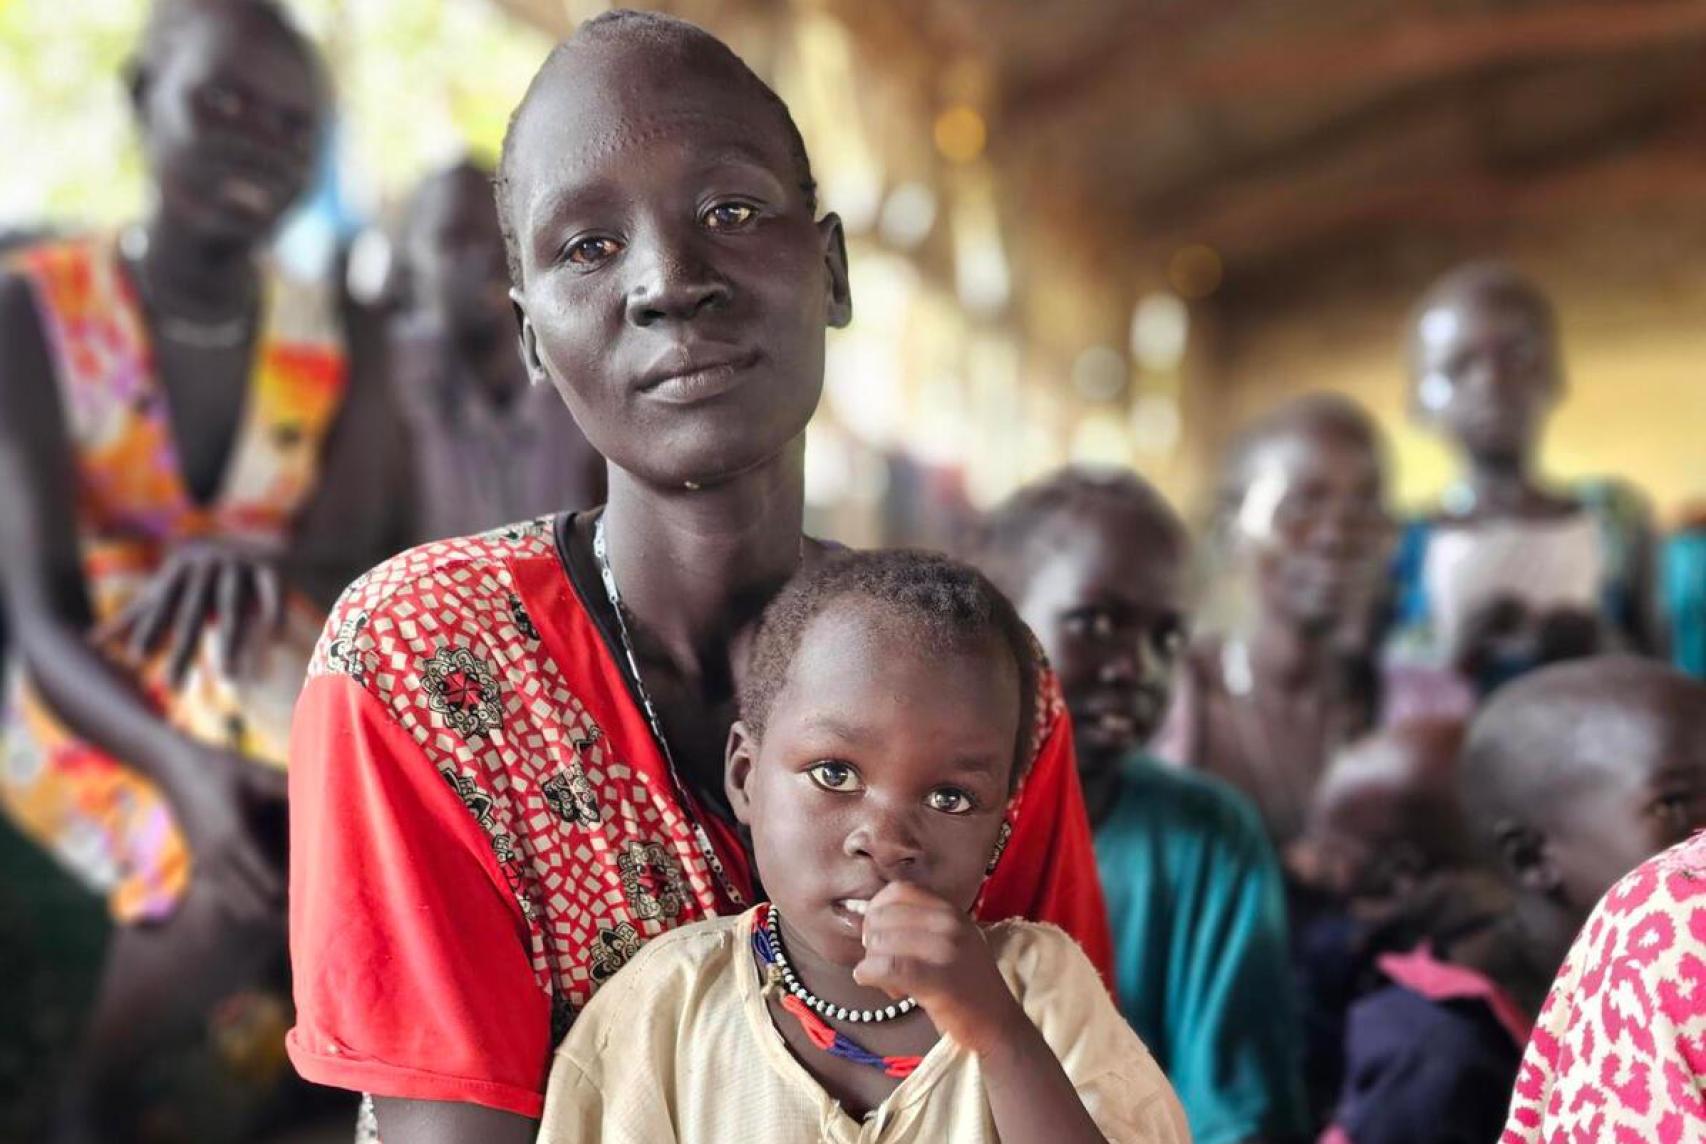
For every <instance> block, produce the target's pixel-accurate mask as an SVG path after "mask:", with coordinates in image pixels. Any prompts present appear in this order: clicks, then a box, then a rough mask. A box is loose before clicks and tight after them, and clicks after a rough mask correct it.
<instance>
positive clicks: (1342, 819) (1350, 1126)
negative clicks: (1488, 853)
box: [1307, 721, 1528, 1144]
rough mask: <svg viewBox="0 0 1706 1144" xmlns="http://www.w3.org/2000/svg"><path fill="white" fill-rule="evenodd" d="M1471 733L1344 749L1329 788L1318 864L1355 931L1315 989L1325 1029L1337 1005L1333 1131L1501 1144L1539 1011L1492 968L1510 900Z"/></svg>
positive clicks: (1313, 858)
mask: <svg viewBox="0 0 1706 1144" xmlns="http://www.w3.org/2000/svg"><path fill="white" fill-rule="evenodd" d="M1462 742H1463V729H1462V726H1461V725H1460V724H1456V723H1452V722H1448V721H1424V722H1415V723H1409V724H1403V725H1400V726H1398V727H1395V728H1392V729H1390V730H1388V731H1385V732H1382V733H1380V734H1377V735H1373V736H1370V737H1368V738H1366V739H1364V740H1362V741H1360V742H1358V743H1356V744H1354V745H1353V746H1351V747H1350V748H1348V749H1347V750H1345V751H1344V752H1342V753H1341V754H1340V755H1339V757H1338V758H1337V759H1336V760H1335V761H1334V763H1333V766H1332V767H1331V768H1330V769H1329V770H1328V772H1327V774H1326V776H1325V777H1324V778H1323V780H1322V784H1321V788H1320V790H1319V792H1318V793H1317V796H1316V802H1315V807H1314V813H1313V814H1312V816H1311V822H1310V832H1309V835H1308V838H1307V852H1308V854H1309V865H1310V866H1311V867H1312V869H1311V873H1312V874H1313V876H1314V878H1315V880H1316V881H1317V883H1318V884H1319V885H1320V886H1321V888H1322V889H1324V890H1326V891H1327V892H1328V893H1330V894H1332V895H1334V896H1335V897H1336V898H1337V899H1338V900H1339V901H1340V902H1342V903H1343V906H1344V909H1345V910H1346V911H1347V914H1348V917H1349V919H1350V921H1351V922H1352V931H1353V935H1354V936H1353V937H1352V940H1351V941H1350V942H1349V943H1348V945H1347V948H1346V953H1347V954H1348V956H1346V957H1345V958H1344V959H1343V960H1342V961H1341V962H1340V969H1341V977H1340V979H1339V980H1338V981H1336V982H1334V983H1333V984H1335V985H1337V986H1339V987H1340V988H1339V989H1338V990H1337V995H1336V997H1329V996H1326V995H1325V991H1322V993H1321V994H1320V995H1315V996H1312V997H1311V1002H1312V1012H1313V1013H1314V1014H1316V1015H1317V1016H1319V1017H1320V1018H1321V1024H1322V1025H1323V1026H1326V1025H1328V1024H1329V1023H1330V1022H1329V1014H1330V1013H1331V1012H1332V1011H1333V1008H1334V1007H1333V1005H1332V1002H1333V1001H1334V1000H1337V1001H1338V1007H1337V1014H1338V1021H1337V1025H1338V1031H1339V1035H1340V1036H1341V1038H1342V1043H1343V1057H1342V1059H1341V1060H1340V1061H1339V1062H1338V1065H1339V1067H1340V1068H1341V1070H1342V1084H1341V1087H1340V1089H1339V1092H1338V1097H1337V1101H1336V1104H1335V1107H1334V1113H1333V1126H1332V1128H1331V1130H1330V1131H1329V1133H1328V1136H1327V1139H1329V1140H1335V1141H1347V1140H1348V1141H1356V1142H1358V1144H1368V1142H1372V1141H1386V1140H1407V1139H1418V1140H1419V1139H1427V1140H1453V1141H1457V1140H1461V1141H1481V1140H1486V1141H1491V1140H1493V1139H1494V1138H1495V1137H1496V1136H1497V1134H1498V1129H1499V1125H1500V1124H1502V1123H1503V1121H1504V1114H1505V1107H1506V1104H1507V1101H1508V1096H1509V1093H1510V1086H1511V1083H1512V1081H1513V1080H1514V1079H1515V1076H1516V1062H1517V1056H1518V1054H1519V1053H1520V1052H1521V1049H1522V1044H1523V1041H1524V1040H1525V1039H1526V1038H1527V1034H1528V1017H1527V1016H1526V1015H1525V1014H1524V1013H1523V1012H1522V1010H1521V1009H1520V1007H1519V1006H1517V1004H1516V1003H1515V1002H1514V1001H1513V1000H1512V999H1511V997H1510V996H1509V995H1508V994H1507V993H1506V992H1505V990H1504V989H1502V988H1501V987H1500V986H1499V985H1498V984H1497V982H1496V981H1495V980H1494V979H1493V978H1492V977H1490V976H1489V974H1488V971H1487V969H1488V965H1487V963H1488V961H1489V956H1488V955H1489V954H1490V953H1494V952H1496V951H1497V950H1498V949H1499V948H1500V947H1499V946H1498V944H1497V943H1496V942H1490V941H1488V940H1487V937H1488V934H1489V932H1490V931H1491V930H1492V923H1493V921H1494V919H1495V917H1496V915H1497V912H1498V911H1499V910H1500V909H1501V908H1503V907H1504V906H1506V905H1508V900H1509V899H1508V896H1507V895H1505V894H1504V893H1502V892H1501V890H1500V888H1499V887H1498V886H1497V885H1496V884H1495V883H1493V882H1492V881H1491V879H1490V878H1489V877H1488V875H1487V873H1486V872H1485V871H1482V870H1480V869H1479V868H1478V867H1477V863H1476V858H1475V852H1474V848H1473V846H1472V845H1471V843H1470V840H1469V837H1468V834H1467V831H1466V829H1465V827H1464V823H1463V814H1462V810H1461V808H1460V806H1459V804H1458V791H1457V786H1458V779H1457V764H1458V754H1459V750H1460V747H1461V745H1462ZM1492 963H1493V964H1496V963H1497V959H1496V958H1493V959H1492ZM1347 970H1348V972H1345V971H1347ZM1369 978H1372V979H1373V982H1374V984H1373V985H1372V987H1371V986H1370V984H1369V980H1368V979H1369ZM1317 980H1318V981H1324V976H1323V977H1318V978H1317ZM1358 991H1363V992H1365V994H1366V995H1364V996H1362V997H1361V998H1360V999H1359V1000H1357V1001H1356V1002H1355V1003H1354V1004H1351V1005H1349V1012H1348V1017H1347V1016H1346V1012H1345V1006H1346V1005H1347V1004H1348V1003H1349V1001H1350V998H1351V997H1352V996H1354V995H1355V993H1357V992H1358ZM1417 1133H1421V1134H1422V1135H1416V1134H1417Z"/></svg>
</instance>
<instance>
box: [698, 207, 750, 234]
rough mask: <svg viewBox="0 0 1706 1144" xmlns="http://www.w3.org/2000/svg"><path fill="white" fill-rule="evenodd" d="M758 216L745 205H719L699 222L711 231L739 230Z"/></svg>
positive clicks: (700, 218) (705, 214)
mask: <svg viewBox="0 0 1706 1144" xmlns="http://www.w3.org/2000/svg"><path fill="white" fill-rule="evenodd" d="M757 216H758V211H757V210H756V209H755V208H753V207H749V206H747V205H746V204H745V203H718V204H716V205H715V206H713V207H711V208H710V209H709V210H707V211H706V212H705V213H704V214H703V215H701V216H699V221H700V223H702V224H703V225H704V226H706V227H708V228H709V229H711V230H738V229H740V228H741V227H743V226H745V225H746V224H747V223H749V222H751V221H752V220H753V219H754V218H756V217H757Z"/></svg>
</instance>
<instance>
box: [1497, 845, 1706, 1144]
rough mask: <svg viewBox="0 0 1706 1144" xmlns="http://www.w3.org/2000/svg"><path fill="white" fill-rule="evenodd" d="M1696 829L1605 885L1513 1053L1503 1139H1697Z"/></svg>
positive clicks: (1611, 1142) (1699, 973)
mask: <svg viewBox="0 0 1706 1144" xmlns="http://www.w3.org/2000/svg"><path fill="white" fill-rule="evenodd" d="M1703 1078H1706V835H1700V836H1696V837H1695V838H1694V839H1692V840H1690V841H1689V842H1685V843H1683V844H1682V845H1681V846H1678V847H1674V848H1673V849H1671V850H1668V851H1666V852H1665V853H1663V854H1661V855H1659V856H1658V857H1656V858H1654V859H1652V860H1650V861H1649V862H1647V863H1645V864H1644V865H1642V866H1640V867H1639V868H1637V869H1636V870H1635V871H1634V872H1633V873H1631V874H1629V875H1628V876H1627V877H1625V878H1624V879H1623V880H1622V881H1621V882H1619V883H1618V884H1617V885H1616V886H1614V887H1613V888H1612V889H1611V890H1610V892H1608V893H1607V894H1606V895H1605V897H1604V898H1603V899H1602V900H1601V901H1600V903H1599V905H1598V906H1597V907H1596V908H1595V910H1594V913H1593V915H1592V917H1590V918H1589V920H1588V923H1587V925H1585V926H1584V927H1582V932H1581V933H1580V934H1579V935H1578V936H1577V938H1576V942H1575V945H1574V946H1573V948H1572V949H1571V950H1570V954H1569V957H1568V958H1567V959H1566V960H1565V962H1564V967H1563V969H1562V970H1560V971H1559V974H1558V978H1557V980H1556V981H1555V982H1554V983H1553V986H1552V991H1551V994H1550V995H1549V996H1548V997H1547V999H1546V1003H1545V1005H1544V1006H1543V1007H1542V1009H1541V1011H1540V1017H1539V1020H1538V1021H1537V1022H1536V1023H1535V1028H1534V1035H1533V1037H1532V1039H1531V1040H1530V1041H1529V1044H1528V1049H1527V1051H1526V1052H1525V1053H1524V1055H1523V1061H1522V1067H1521V1071H1520V1072H1519V1074H1518V1076H1517V1084H1516V1091H1515V1093H1514V1095H1513V1097H1512V1102H1511V1111H1510V1117H1509V1120H1508V1122H1507V1123H1506V1126H1505V1132H1504V1136H1503V1138H1502V1144H1564V1142H1568V1144H1575V1142H1576V1141H1605V1142H1607V1144H1706V1096H1703V1092H1702V1080H1703Z"/></svg>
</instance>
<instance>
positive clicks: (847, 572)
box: [539, 552, 1189, 1144]
mask: <svg viewBox="0 0 1706 1144" xmlns="http://www.w3.org/2000/svg"><path fill="white" fill-rule="evenodd" d="M1029 648H1030V644H1029V635H1028V634H1027V633H1026V631H1025V629H1024V626H1023V625H1022V624H1021V623H1020V622H1019V619H1018V617H1017V616H1016V615H1015V614H1014V612H1013V609H1012V606H1011V605H1010V604H1008V603H1007V601H1006V600H1005V599H1004V598H1003V597H1002V596H1001V595H1000V593H999V592H997V591H996V589H995V588H994V587H993V585H991V584H990V583H989V582H988V581H987V580H985V579H984V578H983V577H982V576H980V575H978V574H977V573H975V572H972V571H971V570H969V569H967V568H964V567H963V566H961V565H958V564H955V563H953V562H952V561H949V560H947V559H946V558H944V557H939V556H934V555H929V554H924V553H917V552H873V553H858V554H848V555H844V556H840V557H837V558H835V559H832V560H830V561H828V562H826V563H825V564H823V565H821V566H820V567H818V568H816V569H814V570H812V571H810V572H808V573H805V574H803V575H802V576H801V577H800V578H798V579H796V580H795V581H794V582H793V583H792V584H790V585H789V586H788V587H787V588H786V589H784V591H783V592H782V593H781V594H780V595H779V596H777V598H776V600H775V601H774V602H773V603H772V604H771V605H770V607H769V609H768V610H767V612H766V614H765V619H764V622H763V625H762V627H761V628H760V631H759V634H758V635H757V637H756V640H755V643H754V647H753V651H752V655H751V658H750V661H749V664H748V667H747V670H746V673H745V675H744V677H743V678H742V679H741V680H740V687H739V692H740V706H741V714H742V720H741V721H740V722H737V723H736V724H735V725H734V727H733V729H732V730H731V731H730V734H729V743H728V754H727V762H728V770H727V786H728V794H729V799H730V802H731V804H732V805H733V807H734V810H735V812H736V814H737V816H738V817H739V819H740V821H741V822H742V823H743V824H744V825H745V826H746V827H747V828H748V829H749V830H750V831H751V837H752V849H753V854H754V857H755V859H756V862H757V868H758V875H759V877H760V879H761V881H762V883H763V886H764V889H765V892H766V893H767V894H768V895H769V901H768V902H765V903H762V904H760V905H759V906H757V907H756V908H754V909H752V910H749V911H747V912H746V913H745V914H743V915H740V916H739V917H731V918H719V919H716V920H713V921H707V922H701V923H698V924H695V925H690V926H686V927H684V928H681V929H678V930H675V931H673V932H671V933H668V934H664V935H662V936H659V937H654V938H652V939H651V941H650V942H649V944H647V945H646V946H645V948H644V949H642V950H641V951H640V953H639V954H638V955H637V956H635V957H634V958H633V960H632V961H630V962H629V963H628V965H627V966H626V967H625V968H624V969H623V970H622V971H621V972H620V973H619V974H617V976H616V977H615V978H613V979H612V980H611V981H610V982H609V983H608V984H606V985H605V986H604V988H603V989H602V990H601V991H600V992H599V993H598V994H597V995H595V996H594V997H593V999H592V1001H591V1002H590V1003H589V1004H588V1005H587V1007H586V1009H585V1010H584V1011H583V1012H582V1013H581V1014H580V1016H579V1018H578V1019H577V1020H576V1021H575V1024H574V1026H573V1028H572V1029H571V1030H570V1032H569V1035H568V1037H567V1038H566V1039H565V1040H564V1042H563V1043H562V1045H561V1046H560V1047H559V1048H558V1050H557V1055H556V1063H555V1065H554V1067H553V1069H552V1073H551V1082H550V1089H549V1092H548V1094H547V1096H546V1104H545V1115H544V1119H543V1121H542V1124H541V1134H540V1137H539V1139H540V1140H541V1141H543V1142H545V1144H555V1142H566V1141H587V1140H604V1141H616V1142H629V1141H632V1142H635V1144H656V1142H661V1141H668V1140H679V1141H707V1142H710V1141H717V1142H722V1141H731V1140H739V1141H742V1142H743V1144H763V1142H765V1141H779V1142H780V1141H796V1140H801V1139H823V1140H833V1141H848V1142H851V1141H854V1140H858V1141H870V1142H877V1141H881V1142H898V1141H946V1140H952V1141H956V1142H959V1141H976V1140H989V1141H994V1140H996V1139H1002V1140H1010V1141H1016V1140H1045V1139H1046V1140H1049V1141H1052V1142H1056V1144H1065V1142H1067V1141H1079V1140H1102V1139H1112V1140H1116V1141H1156V1142H1167V1144H1171V1142H1174V1141H1185V1140H1187V1139H1188V1138H1189V1137H1188V1133H1187V1129H1186V1126H1185V1121H1184V1116H1183V1113H1182V1112H1181V1110H1180V1109H1179V1105H1178V1101H1177V1100H1176V1098H1175V1097H1174V1096H1173V1093H1172V1090H1171V1088H1169V1086H1168V1084H1167V1081H1166V1079H1165V1077H1163V1076H1162V1074H1161V1070H1160V1069H1159V1068H1158V1067H1157V1066H1156V1064H1155V1061H1154V1059H1153V1058H1151V1057H1150V1055H1149V1053H1148V1051H1147V1050H1146V1049H1145V1048H1144V1046H1143V1043H1142V1042H1141V1041H1140V1040H1139V1039H1138V1037H1137V1035H1136V1034H1135V1033H1133V1032H1132V1031H1131V1030H1130V1029H1129V1028H1128V1027H1127V1026H1126V1024H1125V1022H1124V1021H1122V1020H1121V1019H1120V1016H1119V1013H1118V1011H1117V1010H1116V1009H1115V1008H1114V1006H1113V1004H1112V1002H1111V1001H1110V1000H1109V999H1108V995H1107V992H1106V990H1105V988H1104V986H1103V984H1102V982H1101V979H1100V978H1099V977H1098V975H1097V973H1096V971H1095V969H1094V968H1093V967H1092V965H1091V963H1090V961H1089V960H1088V959H1087V958H1086V957H1085V956H1084V954H1083V952H1082V951H1081V950H1080V949H1079V948H1078V947H1077V945H1076V944H1074V943H1073V941H1072V940H1071V939H1070V938H1069V937H1067V936H1066V935H1065V934H1064V933H1062V932H1061V931H1059V930H1056V929H1053V928H1051V927H1048V926H1044V925H1036V924H1031V923H1025V922H1002V923H998V924H996V925H993V926H990V927H987V928H983V929H980V928H979V927H978V926H977V925H976V924H975V923H974V922H973V921H972V918H971V913H970V911H971V909H972V906H973V904H974V903H975V902H976V900H977V897H978V894H979V892H980V888H981V886H982V884H983V879H984V876H985V873H986V871H987V870H988V869H989V866H990V864H991V862H992V860H993V858H994V857H995V855H996V854H997V853H998V852H999V849H1000V847H1001V843H1002V839H1003V836H1004V834H1005V830H1004V818H1005V808H1006V805H1007V802H1008V795H1009V793H1010V791H1011V790H1012V789H1013V788H1014V786H1015V785H1016V783H1017V781H1018V779H1019V777H1020V776H1019V775H1018V774H1017V773H1016V772H1017V770H1018V767H1019V765H1020V763H1019V760H1021V759H1024V758H1026V757H1028V755H1029V753H1030V746H1031V744H1030V743H1029V742H1028V740H1029V738H1030V734H1029V732H1028V730H1026V729H1027V728H1028V727H1029V726H1030V724H1031V720H1030V718H1029V715H1030V712H1031V708H1032V705H1033V704H1034V703H1035V702H1036V701H1037V699H1036V687H1035V680H1034V673H1033V669H1032V667H1031V663H1032V658H1031V655H1030V654H1029Z"/></svg>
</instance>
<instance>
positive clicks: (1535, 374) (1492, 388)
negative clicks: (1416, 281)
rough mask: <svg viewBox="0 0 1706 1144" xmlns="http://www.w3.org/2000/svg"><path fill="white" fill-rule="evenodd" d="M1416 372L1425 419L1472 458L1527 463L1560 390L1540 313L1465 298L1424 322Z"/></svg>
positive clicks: (1435, 310)
mask: <svg viewBox="0 0 1706 1144" xmlns="http://www.w3.org/2000/svg"><path fill="white" fill-rule="evenodd" d="M1413 354H1414V359H1413V362H1412V368H1413V372H1414V377H1415V381H1414V384H1415V402H1416V407H1417V409H1418V410H1419V411H1420V413H1421V415H1422V417H1423V419H1424V420H1425V421H1426V422H1427V423H1428V424H1430V425H1433V426H1434V427H1435V428H1436V429H1438V430H1439V431H1440V432H1442V433H1444V434H1445V435H1446V436H1447V437H1448V438H1450V439H1451V440H1452V441H1453V442H1454V443H1455V444H1456V445H1457V446H1458V448H1460V449H1462V450H1464V451H1465V452H1466V453H1468V454H1469V455H1470V456H1475V457H1487V458H1499V459H1517V458H1521V457H1524V456H1526V455H1527V454H1528V453H1529V452H1530V451H1531V450H1532V448H1533V446H1534V444H1535V442H1536V441H1537V440H1538V438H1539V435H1540V429H1541V426H1542V425H1543V423H1544V421H1545V417H1546V414H1547V412H1548V411H1549V410H1550V409H1551V406H1552V402H1553V400H1554V399H1555V398H1556V397H1557V395H1558V392H1559V389H1560V376H1559V363H1558V348H1557V346H1556V345H1555V344H1554V341H1553V337H1552V335H1551V333H1550V332H1549V331H1548V330H1547V328H1546V326H1545V325H1544V323H1542V322H1541V320H1540V318H1539V317H1538V315H1537V314H1535V312H1534V311H1533V309H1532V308H1530V307H1528V306H1524V305H1522V304H1520V303H1519V302H1517V301H1515V300H1510V299H1505V300H1500V299H1496V298H1488V297H1486V296H1484V295H1482V294H1473V293H1464V294H1461V295H1458V296H1456V297H1448V298H1445V299H1442V300H1441V301H1440V303H1439V304H1438V305H1436V306H1433V307H1430V308H1429V309H1428V310H1426V311H1425V312H1424V313H1423V314H1422V316H1421V317H1420V318H1419V319H1418V320H1417V322H1416V330H1415V340H1414V348H1413Z"/></svg>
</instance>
